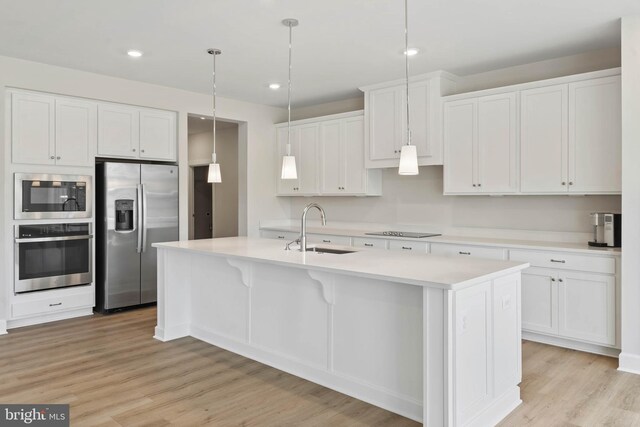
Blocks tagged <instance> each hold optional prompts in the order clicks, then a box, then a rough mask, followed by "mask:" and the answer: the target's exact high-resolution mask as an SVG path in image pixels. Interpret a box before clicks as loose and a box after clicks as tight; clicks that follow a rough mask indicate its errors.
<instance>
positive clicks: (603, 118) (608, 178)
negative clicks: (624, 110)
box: [569, 76, 622, 193]
mask: <svg viewBox="0 0 640 427" xmlns="http://www.w3.org/2000/svg"><path fill="white" fill-rule="evenodd" d="M621 128H622V116H621V87H620V76H613V77H604V78H600V79H593V80H586V81H582V82H576V83H571V84H570V85H569V191H571V192H577V193H589V192H604V193H616V192H621V191H622V183H621V179H622V165H621V162H622V154H621V146H622V137H621Z"/></svg>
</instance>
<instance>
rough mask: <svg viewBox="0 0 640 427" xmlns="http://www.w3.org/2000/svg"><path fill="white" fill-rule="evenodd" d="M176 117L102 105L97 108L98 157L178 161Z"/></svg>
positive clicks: (142, 109) (157, 111) (169, 114)
mask: <svg viewBox="0 0 640 427" xmlns="http://www.w3.org/2000/svg"><path fill="white" fill-rule="evenodd" d="M176 141H177V134H176V113H174V112H170V111H164V110H153V109H148V108H139V107H131V106H127V105H120V104H107V103H102V104H100V105H99V107H98V155H99V156H102V157H125V158H133V159H146V160H167V161H175V160H176Z"/></svg>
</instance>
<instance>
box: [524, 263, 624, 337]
mask: <svg viewBox="0 0 640 427" xmlns="http://www.w3.org/2000/svg"><path fill="white" fill-rule="evenodd" d="M615 301H616V281H615V276H611V275H603V274H594V273H583V272H574V271H562V270H553V269H544V268H535V267H533V268H529V269H528V270H525V271H524V272H523V273H522V328H523V330H525V331H531V332H538V333H543V334H547V335H553V336H557V337H560V338H569V339H574V340H579V341H587V342H591V343H594V344H600V345H606V346H613V345H615V344H616V331H615V324H616V314H615V313H616V310H615V307H616V304H615Z"/></svg>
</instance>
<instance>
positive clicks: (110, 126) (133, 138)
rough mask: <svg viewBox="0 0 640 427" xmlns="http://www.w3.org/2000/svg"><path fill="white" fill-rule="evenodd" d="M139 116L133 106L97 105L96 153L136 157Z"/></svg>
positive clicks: (138, 141)
mask: <svg viewBox="0 0 640 427" xmlns="http://www.w3.org/2000/svg"><path fill="white" fill-rule="evenodd" d="M139 119H140V117H139V112H138V110H137V109H135V108H131V107H126V106H121V105H110V104H100V105H98V154H99V155H101V156H118V157H138V148H139V145H140V120H139Z"/></svg>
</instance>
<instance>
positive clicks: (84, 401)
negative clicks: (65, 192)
mask: <svg viewBox="0 0 640 427" xmlns="http://www.w3.org/2000/svg"><path fill="white" fill-rule="evenodd" d="M155 313H156V312H155V308H153V307H152V308H145V309H140V310H133V311H128V312H123V313H117V314H113V315H110V316H101V315H95V316H92V317H84V318H78V319H72V320H65V321H61V322H55V323H50V324H47V325H40V326H30V327H26V328H20V329H14V330H12V331H11V332H10V333H9V335H5V336H0V402H2V403H69V404H71V420H72V426H74V427H75V426H105V427H107V426H127V427H128V426H169V425H176V426H204V425H213V426H398V427H401V426H417V425H418V423H415V422H413V421H411V420H408V419H406V418H403V417H400V416H398V415H395V414H392V413H390V412H387V411H385V410H382V409H380V408H377V407H375V406H371V405H368V404H366V403H364V402H361V401H359V400H356V399H353V398H351V397H348V396H345V395H344V394H341V393H338V392H335V391H332V390H329V389H327V388H324V387H322V386H319V385H316V384H313V383H311V382H308V381H305V380H302V379H300V378H296V377H294V376H292V375H289V374H286V373H284V372H282V371H279V370H277V369H273V368H270V367H267V366H265V365H262V364H260V363H258V362H254V361H251V360H249V359H246V358H244V357H242V356H238V355H235V354H233V353H230V352H227V351H225V350H222V349H220V348H217V347H213V346H211V345H209V344H205V343H203V342H200V341H198V340H196V339H193V338H183V339H180V340H176V341H172V342H169V343H161V342H159V341H156V340H154V339H153V338H152V334H153V328H154V326H155ZM523 358H524V360H523V370H524V380H523V383H522V398H523V400H524V403H523V404H522V405H521V406H520V407H519V408H518V409H516V411H514V412H513V413H512V414H511V415H510V416H509V417H508V418H507V419H506V420H504V421H503V423H501V426H525V425H526V426H605V425H606V426H614V425H615V426H635V425H638V426H640V376H635V375H632V374H625V373H621V372H618V371H616V366H617V361H616V360H615V359H611V358H607V357H602V356H595V355H591V354H587V353H581V352H577V351H572V350H564V349H560V348H556V347H551V346H546V345H543V344H537V343H532V342H524V347H523Z"/></svg>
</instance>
